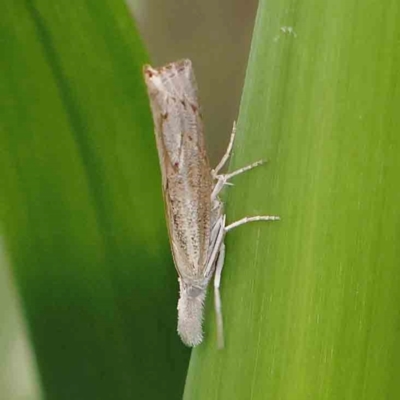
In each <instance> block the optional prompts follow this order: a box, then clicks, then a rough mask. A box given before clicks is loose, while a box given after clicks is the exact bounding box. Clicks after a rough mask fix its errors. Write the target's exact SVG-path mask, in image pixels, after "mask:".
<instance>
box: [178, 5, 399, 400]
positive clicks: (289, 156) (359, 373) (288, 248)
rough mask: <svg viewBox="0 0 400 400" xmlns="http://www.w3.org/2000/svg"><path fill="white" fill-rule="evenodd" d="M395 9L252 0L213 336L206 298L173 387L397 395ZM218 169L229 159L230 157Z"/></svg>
mask: <svg viewBox="0 0 400 400" xmlns="http://www.w3.org/2000/svg"><path fill="white" fill-rule="evenodd" d="M399 16H400V8H399V3H398V1H396V0H387V1H382V2H376V1H372V0H368V1H366V2H363V3H360V2H356V1H351V0H350V1H348V0H346V1H344V0H339V1H326V2H315V1H309V0H298V1H275V0H272V1H261V3H260V6H259V10H258V16H257V22H256V27H255V31H254V37H253V43H252V49H251V55H250V61H249V66H248V71H247V76H246V83H245V88H244V93H243V98H242V104H241V111H240V118H239V125H238V138H237V141H236V144H235V155H234V160H233V163H232V164H233V167H234V168H237V167H240V166H242V165H245V164H246V163H250V162H252V161H255V160H256V159H259V158H267V159H268V160H269V161H270V162H269V163H268V164H267V166H266V167H262V168H259V169H258V170H254V171H252V172H249V173H248V174H246V176H240V177H238V178H237V179H236V180H235V182H234V183H235V186H234V187H233V188H228V189H227V190H228V191H229V194H227V199H228V206H227V213H228V220H229V221H232V220H235V219H239V218H241V217H243V216H244V215H254V214H272V215H274V214H275V215H280V216H281V217H282V220H281V221H280V222H273V223H269V224H266V223H257V224H256V223H254V224H249V225H246V226H244V227H241V228H239V229H238V230H237V231H233V232H230V233H229V234H228V237H227V241H226V242H227V243H226V247H227V256H226V264H225V269H224V273H223V278H222V302H223V312H224V321H225V339H226V348H225V349H224V350H223V351H220V352H218V351H217V349H216V340H215V323H214V312H213V310H212V304H211V303H212V301H211V296H210V301H209V302H208V303H209V304H208V310H209V312H208V313H207V314H208V315H207V321H208V322H207V329H206V340H205V343H204V345H202V346H200V347H199V348H197V349H196V350H195V351H194V352H193V354H192V359H191V363H190V367H189V373H188V377H187V381H186V388H185V396H184V398H185V399H208V400H210V399H218V400H222V399H232V398H235V399H296V400H299V399H378V398H379V399H395V398H399V396H400V384H399V380H398V371H399V368H400V362H399V360H400V357H399V354H400V340H399V339H400V336H399V332H400V329H399V326H400V325H399V321H400V312H399V304H400V290H399V287H400V268H399V251H398V249H399V236H400V207H399V204H400V179H399V171H400V157H399V154H400V134H399V133H400V132H399V127H400V113H399V110H400V84H399V71H400V52H399V43H400V24H399ZM234 168H231V169H234Z"/></svg>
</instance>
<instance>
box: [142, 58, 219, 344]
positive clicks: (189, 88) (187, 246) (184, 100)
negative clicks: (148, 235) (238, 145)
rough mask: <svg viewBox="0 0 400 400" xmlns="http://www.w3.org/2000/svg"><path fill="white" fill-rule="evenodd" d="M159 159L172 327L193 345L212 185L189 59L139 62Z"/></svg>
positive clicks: (204, 278) (197, 340)
mask: <svg viewBox="0 0 400 400" xmlns="http://www.w3.org/2000/svg"><path fill="white" fill-rule="evenodd" d="M144 76H145V82H146V86H147V89H148V94H149V98H150V104H151V109H152V113H153V120H154V125H155V135H156V141H157V149H158V154H159V159H160V166H161V173H162V178H163V179H162V180H163V195H164V202H165V210H166V214H167V225H168V231H169V235H170V243H171V249H172V253H173V257H174V261H175V266H176V269H177V271H178V274H179V284H180V300H179V303H178V311H179V312H178V332H179V334H180V336H181V338H182V340H183V341H184V342H185V343H186V344H188V345H189V346H194V345H196V344H198V343H200V342H201V340H202V329H201V325H202V309H203V303H204V298H205V294H206V288H207V284H208V281H209V279H210V277H208V276H204V272H205V269H206V267H207V256H208V250H209V241H210V219H211V202H210V197H211V193H212V190H213V181H212V176H211V169H210V166H209V162H208V158H207V154H206V150H205V145H204V137H203V122H202V117H201V114H200V107H199V103H198V96H197V85H196V81H195V78H194V74H193V69H192V63H191V62H190V61H189V60H182V61H178V62H176V63H172V64H169V65H167V66H165V67H162V68H159V69H155V68H152V67H150V66H145V67H144Z"/></svg>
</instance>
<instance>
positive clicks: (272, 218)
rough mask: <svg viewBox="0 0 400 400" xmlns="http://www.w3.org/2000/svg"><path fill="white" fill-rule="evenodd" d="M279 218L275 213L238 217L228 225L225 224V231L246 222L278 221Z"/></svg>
mask: <svg viewBox="0 0 400 400" xmlns="http://www.w3.org/2000/svg"><path fill="white" fill-rule="evenodd" d="M279 220H280V218H279V217H278V216H276V215H256V216H254V217H244V218H242V219H239V220H238V221H235V222H232V223H231V224H229V225H228V226H225V232H229V231H230V230H232V229H234V228H237V227H238V226H240V225H244V224H247V223H248V222H256V221H279Z"/></svg>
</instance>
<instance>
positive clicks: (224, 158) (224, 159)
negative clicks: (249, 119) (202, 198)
mask: <svg viewBox="0 0 400 400" xmlns="http://www.w3.org/2000/svg"><path fill="white" fill-rule="evenodd" d="M235 136H236V121H233V128H232V133H231V137H230V139H229V144H228V147H227V149H226V151H225V154H224V155H223V156H222V158H221V161H220V162H219V163H218V165H217V166H216V167H215V168H214V169H213V171H212V174H213V177H214V178H216V177H217V176H218V172H219V171H220V170H221V169H222V168H223V167H224V165H225V164H226V162H227V161H228V158H229V157H230V155H231V152H232V148H233V142H234V141H235Z"/></svg>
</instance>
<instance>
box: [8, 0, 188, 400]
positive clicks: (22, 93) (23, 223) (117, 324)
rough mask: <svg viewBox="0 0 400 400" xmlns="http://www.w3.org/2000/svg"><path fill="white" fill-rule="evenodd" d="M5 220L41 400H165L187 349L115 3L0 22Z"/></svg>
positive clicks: (102, 0)
mask: <svg viewBox="0 0 400 400" xmlns="http://www.w3.org/2000/svg"><path fill="white" fill-rule="evenodd" d="M1 37H2V52H1V60H0V64H1V67H0V68H1V71H0V85H1V103H2V104H1V107H0V109H1V111H0V124H1V125H0V182H2V184H1V194H0V216H1V221H2V228H3V233H4V236H5V241H6V244H7V249H8V253H9V259H10V261H11V263H12V266H13V271H14V276H15V279H16V284H17V286H18V289H19V292H20V295H21V298H22V304H23V307H24V313H25V316H26V319H27V325H28V327H29V333H30V337H31V340H32V346H33V348H34V351H35V355H36V361H37V366H38V369H39V373H40V376H41V383H42V391H43V394H44V397H46V398H49V399H58V400H59V399H68V400H71V399H92V398H93V399H96V400H97V399H127V398H141V399H150V398H157V399H163V398H164V399H172V398H179V397H180V396H181V393H182V388H183V381H184V375H185V371H186V368H187V359H188V355H189V353H188V350H187V349H185V348H184V346H182V344H181V343H180V341H179V338H178V337H177V335H176V296H177V282H176V273H175V270H174V268H173V266H172V261H171V257H170V251H169V246H168V242H167V234H166V229H165V220H164V215H163V206H162V200H161V185H160V178H159V167H158V160H157V155H156V149H155V141H154V135H153V127H152V121H151V117H150V113H149V106H148V99H147V96H146V94H145V90H144V84H143V80H142V76H141V69H142V65H143V63H144V62H145V61H146V58H147V57H146V54H145V52H144V50H143V46H142V44H141V41H140V39H139V36H138V33H137V32H136V29H135V28H134V26H133V23H132V19H131V17H130V15H129V13H128V10H127V9H126V7H125V5H124V4H123V2H115V1H113V0H98V1H89V2H83V3H79V4H75V5H72V4H71V3H69V2H61V3H60V2H53V3H49V2H47V1H41V0H37V1H15V2H14V1H13V2H7V4H4V5H3V7H2V16H1Z"/></svg>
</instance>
